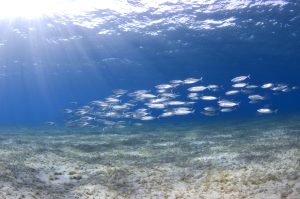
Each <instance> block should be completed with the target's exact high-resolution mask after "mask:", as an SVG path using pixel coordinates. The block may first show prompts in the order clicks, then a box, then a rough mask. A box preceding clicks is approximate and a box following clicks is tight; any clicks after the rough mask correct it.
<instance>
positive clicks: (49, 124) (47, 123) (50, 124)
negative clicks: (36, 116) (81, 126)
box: [45, 122, 55, 126]
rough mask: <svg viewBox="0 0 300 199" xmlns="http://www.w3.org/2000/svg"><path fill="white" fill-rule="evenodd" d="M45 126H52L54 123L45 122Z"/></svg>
mask: <svg viewBox="0 0 300 199" xmlns="http://www.w3.org/2000/svg"><path fill="white" fill-rule="evenodd" d="M45 124H46V125H48V126H54V125H55V122H46V123H45Z"/></svg>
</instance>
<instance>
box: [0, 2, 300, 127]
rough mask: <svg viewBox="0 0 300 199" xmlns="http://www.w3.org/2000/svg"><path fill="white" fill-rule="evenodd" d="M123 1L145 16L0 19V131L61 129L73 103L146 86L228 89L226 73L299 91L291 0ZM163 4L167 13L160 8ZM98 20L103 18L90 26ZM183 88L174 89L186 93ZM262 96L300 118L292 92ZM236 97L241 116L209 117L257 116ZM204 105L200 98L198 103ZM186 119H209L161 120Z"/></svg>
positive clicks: (99, 13)
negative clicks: (177, 82)
mask: <svg viewBox="0 0 300 199" xmlns="http://www.w3.org/2000/svg"><path fill="white" fill-rule="evenodd" d="M230 2H231V3H232V2H234V1H230ZM129 3H130V5H131V6H135V7H136V8H139V7H140V8H145V10H144V11H143V12H135V11H132V12H129V13H126V14H122V13H121V12H118V11H116V10H114V8H111V9H104V10H102V9H99V10H97V9H96V10H94V11H91V12H87V13H86V15H84V14H82V15H80V14H78V15H76V14H75V15H74V16H68V17H66V16H63V15H61V16H59V15H58V16H55V17H50V16H40V17H38V18H34V19H27V18H26V17H16V18H9V19H7V18H1V19H0V30H1V32H0V44H1V45H0V125H2V126H26V125H28V126H31V125H44V123H45V122H47V121H53V122H55V123H56V124H58V125H63V124H64V123H65V121H66V119H67V116H66V114H64V113H63V109H65V108H72V106H71V105H70V102H71V101H76V102H78V103H79V105H86V104H88V103H89V102H90V101H93V100H102V99H104V98H106V97H108V96H109V95H111V94H112V90H113V89H126V90H129V91H135V90H139V89H146V90H148V89H152V90H153V88H154V86H156V85H158V84H162V83H168V82H169V81H170V80H173V79H181V80H183V79H186V78H188V77H195V78H199V77H203V84H218V85H222V86H224V87H226V88H230V86H231V82H230V80H231V79H232V78H233V77H236V76H239V75H249V74H250V75H251V80H250V81H251V83H253V84H256V85H262V84H264V83H268V82H272V83H287V84H289V85H290V86H300V79H299V75H300V67H299V63H300V57H299V54H300V38H299V35H300V32H299V27H300V3H299V2H297V1H266V3H265V4H264V3H262V2H260V1H252V2H250V3H249V2H248V3H249V4H248V3H247V2H244V4H245V7H244V6H238V5H237V4H233V5H232V7H230V8H229V7H228V8H225V5H227V6H229V3H228V2H226V1H216V2H213V3H211V5H200V4H199V3H198V4H197V3H195V4H194V6H193V7H192V6H191V5H190V4H191V2H189V1H186V2H185V1H183V2H179V3H174V2H173V3H172V2H167V1H166V2H162V4H161V5H154V6H153V7H149V8H147V9H146V5H147V3H145V2H144V4H143V3H138V1H130V2H129ZM255 3H256V4H255ZM241 4H243V3H241ZM162 5H163V6H165V7H166V8H168V9H167V11H164V12H161V11H159V8H160V7H161V6H162ZM222 5H223V6H222ZM172 6H178V7H179V8H182V9H183V10H181V9H175V8H173V7H172ZM209 6H211V7H209ZM209 8H211V10H210V11H209V12H205V10H206V9H207V10H208V9H209ZM88 14H94V15H88ZM109 17H111V19H110V18H109ZM97 18H100V19H102V20H103V21H104V22H101V23H100V22H99V23H98V24H97V23H94V24H93V25H91V26H88V22H90V23H92V22H95V21H96V19H97ZM168 19H172V20H173V21H172V20H169V21H168ZM184 19H186V20H184ZM211 21H213V22H211ZM151 22H153V23H152V24H151ZM227 23H229V24H227ZM99 32H100V33H101V34H99ZM186 88H187V87H185V88H182V89H181V90H180V89H179V91H178V93H179V94H180V95H184V94H186ZM224 91H226V90H221V91H220V93H221V92H222V93H224ZM262 94H264V93H262ZM219 95H221V94H219ZM268 95H271V99H270V100H268V102H266V104H267V105H268V106H270V107H272V108H274V109H275V108H276V109H278V113H277V114H279V115H285V114H298V113H299V110H300V103H299V101H300V90H294V91H292V92H287V93H284V94H281V95H273V94H268ZM235 99H236V100H237V101H239V102H241V106H240V108H239V111H235V112H233V113H229V114H227V115H226V114H222V115H218V116H216V117H218V118H219V119H223V118H224V119H226V118H228V117H236V118H239V117H241V116H243V117H249V118H255V117H260V116H258V115H257V114H256V109H257V108H258V107H259V106H257V105H255V106H251V105H249V104H248V100H247V96H241V97H240V98H236V97H235ZM204 103H206V102H201V101H198V105H199V107H203V106H205V104H204ZM242 105H243V106H242ZM262 117H268V116H262ZM187 118H188V119H192V120H194V119H195V120H207V119H208V118H206V117H205V116H203V115H201V114H199V113H197V114H194V115H192V116H183V117H174V118H169V119H171V120H172V119H174V120H178V119H179V120H181V119H182V120H184V119H187ZM159 121H161V120H156V121H154V122H159Z"/></svg>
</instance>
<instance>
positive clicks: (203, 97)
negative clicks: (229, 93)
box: [200, 95, 218, 101]
mask: <svg viewBox="0 0 300 199" xmlns="http://www.w3.org/2000/svg"><path fill="white" fill-rule="evenodd" d="M200 99H202V100H207V101H211V100H217V99H218V98H217V97H215V96H208V95H204V96H201V97H200Z"/></svg>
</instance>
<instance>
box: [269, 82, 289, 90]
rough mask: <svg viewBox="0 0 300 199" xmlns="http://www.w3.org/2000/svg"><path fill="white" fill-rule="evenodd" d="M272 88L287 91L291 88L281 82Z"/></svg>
mask: <svg viewBox="0 0 300 199" xmlns="http://www.w3.org/2000/svg"><path fill="white" fill-rule="evenodd" d="M271 90H272V91H282V92H285V91H289V90H290V89H289V87H288V85H286V84H279V85H277V86H276V87H273V88H271Z"/></svg>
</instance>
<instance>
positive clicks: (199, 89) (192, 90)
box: [188, 86, 207, 92]
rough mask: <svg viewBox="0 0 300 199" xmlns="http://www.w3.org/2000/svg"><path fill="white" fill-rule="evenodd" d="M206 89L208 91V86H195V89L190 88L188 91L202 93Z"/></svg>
mask: <svg viewBox="0 0 300 199" xmlns="http://www.w3.org/2000/svg"><path fill="white" fill-rule="evenodd" d="M206 89H207V87H206V86H194V87H191V88H189V89H188V91H190V92H201V91H204V90H206Z"/></svg>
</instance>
